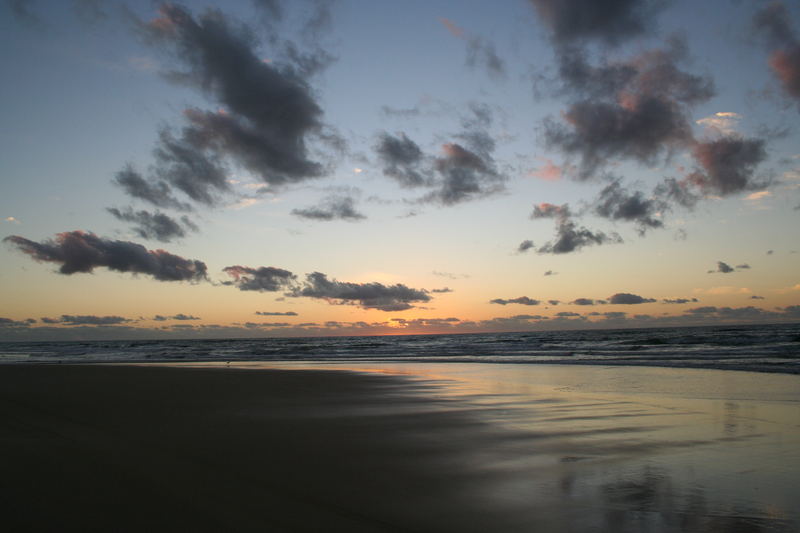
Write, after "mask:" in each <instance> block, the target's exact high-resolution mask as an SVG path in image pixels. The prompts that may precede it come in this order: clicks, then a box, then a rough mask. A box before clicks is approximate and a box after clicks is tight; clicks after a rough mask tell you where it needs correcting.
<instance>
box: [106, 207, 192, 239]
mask: <svg viewBox="0 0 800 533" xmlns="http://www.w3.org/2000/svg"><path fill="white" fill-rule="evenodd" d="M106 211H108V212H109V213H111V214H112V215H114V217H115V218H117V219H119V220H122V221H124V222H133V223H134V224H136V227H135V228H134V230H135V231H136V233H137V234H138V235H139V236H140V237H141V238H143V239H155V240H158V241H161V242H169V241H171V240H172V239H175V238H182V237H185V236H186V229H189V230H191V231H197V226H196V225H195V224H194V223H193V222H192V221H191V220H190V219H189V218H188V217H186V216H184V217H182V218H181V221H182V222H183V226H181V224H180V223H179V222H178V221H177V220H175V219H173V218H172V217H170V216H169V215H166V214H164V213H161V212H160V211H156V212H155V213H150V212H149V211H144V210H143V211H133V209H131V208H130V207H128V208H127V209H125V210H122V211H120V210H119V209H117V208H115V207H109V208H107V209H106Z"/></svg>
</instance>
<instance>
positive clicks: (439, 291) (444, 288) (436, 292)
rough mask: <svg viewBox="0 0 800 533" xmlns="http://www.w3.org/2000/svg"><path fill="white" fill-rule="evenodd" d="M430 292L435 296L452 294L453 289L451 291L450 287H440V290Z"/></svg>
mask: <svg viewBox="0 0 800 533" xmlns="http://www.w3.org/2000/svg"><path fill="white" fill-rule="evenodd" d="M431 292H432V293H435V294H444V293H448V292H453V289H451V288H450V287H442V288H441V289H431Z"/></svg>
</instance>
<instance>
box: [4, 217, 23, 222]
mask: <svg viewBox="0 0 800 533" xmlns="http://www.w3.org/2000/svg"><path fill="white" fill-rule="evenodd" d="M3 220H4V221H6V222H9V223H11V224H22V222H20V221H19V220H18V219H17V218H16V217H6V218H4V219H3Z"/></svg>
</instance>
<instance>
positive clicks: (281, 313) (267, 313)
mask: <svg viewBox="0 0 800 533" xmlns="http://www.w3.org/2000/svg"><path fill="white" fill-rule="evenodd" d="M256 314H257V315H261V316H298V315H297V313H295V312H294V311H256Z"/></svg>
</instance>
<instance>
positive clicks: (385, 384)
mask: <svg viewBox="0 0 800 533" xmlns="http://www.w3.org/2000/svg"><path fill="white" fill-rule="evenodd" d="M247 366H256V367H258V368H245V367H247ZM263 366H264V365H231V367H225V366H215V365H185V366H181V367H174V366H173V367H169V366H124V365H120V366H117V365H113V366H112V365H106V366H101V365H85V366H70V365H47V366H45V365H42V366H32V365H11V366H3V367H0V453H2V458H3V460H2V461H0V479H2V483H3V486H4V495H3V518H2V524H3V528H4V529H5V530H7V531H63V530H67V529H69V530H77V529H79V530H83V531H109V530H114V531H174V530H183V531H334V530H338V531H476V532H477V531H481V532H485V531H554V532H557V531H615V532H625V531H632V532H633V531H703V532H705V531H708V532H711V531H714V532H719V531H722V532H724V531H737V532H751V531H752V532H755V531H798V530H800V514H799V511H798V510H797V508H796V507H797V506H796V502H797V501H800V498H798V496H800V377H798V376H783V375H768V374H750V373H745V372H726V371H697V370H675V369H641V368H619V367H617V368H607V367H565V366H560V367H559V366H534V367H529V366H523V365H391V366H383V367H376V366H375V365H362V366H351V367H350V368H344V367H336V366H335V365H326V367H325V368H322V367H320V365H316V368H314V365H299V366H298V365H294V366H293V365H283V366H282V367H281V368H279V369H276V368H274V367H275V366H276V365H270V366H272V367H273V368H271V369H265V368H263Z"/></svg>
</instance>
